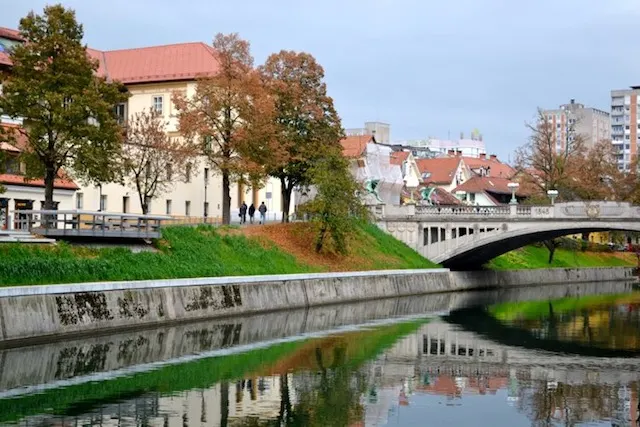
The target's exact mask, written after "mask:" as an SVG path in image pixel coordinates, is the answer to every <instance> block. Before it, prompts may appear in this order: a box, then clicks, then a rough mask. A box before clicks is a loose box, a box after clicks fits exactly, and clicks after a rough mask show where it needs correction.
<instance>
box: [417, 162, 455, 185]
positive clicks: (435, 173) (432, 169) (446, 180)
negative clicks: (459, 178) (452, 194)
mask: <svg viewBox="0 0 640 427" xmlns="http://www.w3.org/2000/svg"><path fill="white" fill-rule="evenodd" d="M416 164H417V165H418V170H419V171H420V174H421V175H422V176H424V174H425V173H429V174H431V175H430V176H429V177H426V178H424V182H425V183H432V184H451V182H452V181H453V179H454V177H455V173H456V171H457V170H458V166H459V165H460V157H440V158H435V159H418V160H416Z"/></svg>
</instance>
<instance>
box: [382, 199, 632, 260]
mask: <svg viewBox="0 0 640 427" xmlns="http://www.w3.org/2000/svg"><path fill="white" fill-rule="evenodd" d="M373 213H374V216H375V218H376V222H377V224H378V226H379V227H380V228H381V229H383V230H385V231H386V232H388V233H389V234H391V235H393V236H394V237H395V238H397V239H399V240H401V241H403V242H405V243H406V244H407V245H409V246H410V247H412V248H413V249H415V250H416V251H417V252H419V253H420V254H421V255H422V256H424V257H426V258H428V259H430V260H432V261H434V262H437V263H439V264H442V265H443V266H444V267H447V268H451V269H452V270H472V269H477V268H479V267H481V266H482V265H483V264H484V263H486V262H487V261H489V260H491V259H493V258H495V257H497V256H499V255H502V254H504V253H506V252H509V251H511V250H513V249H517V248H520V247H522V246H525V245H528V244H531V243H535V242H540V241H543V240H548V239H553V238H556V237H561V236H566V235H569V234H577V233H589V232H596V231H613V230H619V231H635V232H640V206H634V205H631V204H629V203H621V202H570V203H556V204H555V205H547V206H527V205H507V206H446V207H445V206H414V205H406V206H389V205H380V206H376V207H375V208H373Z"/></svg>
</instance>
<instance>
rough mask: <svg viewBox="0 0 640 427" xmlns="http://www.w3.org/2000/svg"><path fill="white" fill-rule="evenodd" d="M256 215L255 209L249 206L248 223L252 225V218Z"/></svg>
mask: <svg viewBox="0 0 640 427" xmlns="http://www.w3.org/2000/svg"><path fill="white" fill-rule="evenodd" d="M255 214H256V207H255V206H254V205H253V203H251V206H249V222H250V223H251V224H253V216H254V215H255Z"/></svg>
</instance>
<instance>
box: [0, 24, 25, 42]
mask: <svg viewBox="0 0 640 427" xmlns="http://www.w3.org/2000/svg"><path fill="white" fill-rule="evenodd" d="M0 37H4V38H5V39H9V40H15V41H18V42H21V41H23V40H24V39H23V38H22V36H21V35H20V31H18V30H14V29H12V28H7V27H0Z"/></svg>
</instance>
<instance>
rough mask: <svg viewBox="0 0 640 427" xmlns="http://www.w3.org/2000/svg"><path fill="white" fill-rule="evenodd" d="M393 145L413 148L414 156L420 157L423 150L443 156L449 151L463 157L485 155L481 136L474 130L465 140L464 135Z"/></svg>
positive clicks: (396, 142)
mask: <svg viewBox="0 0 640 427" xmlns="http://www.w3.org/2000/svg"><path fill="white" fill-rule="evenodd" d="M393 145H401V146H403V147H407V148H408V149H412V148H413V150H412V151H413V152H414V155H416V156H420V155H421V153H423V152H424V151H423V150H425V149H428V150H429V151H430V152H431V154H432V155H436V156H437V155H443V154H447V153H449V152H450V151H455V152H461V153H462V155H463V156H465V157H480V155H482V154H486V153H487V150H486V147H485V143H484V140H483V138H482V134H480V132H479V131H477V130H474V131H473V132H472V133H471V135H470V137H469V138H465V135H464V133H461V134H460V139H457V140H456V139H437V138H427V139H412V140H405V141H395V142H393Z"/></svg>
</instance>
